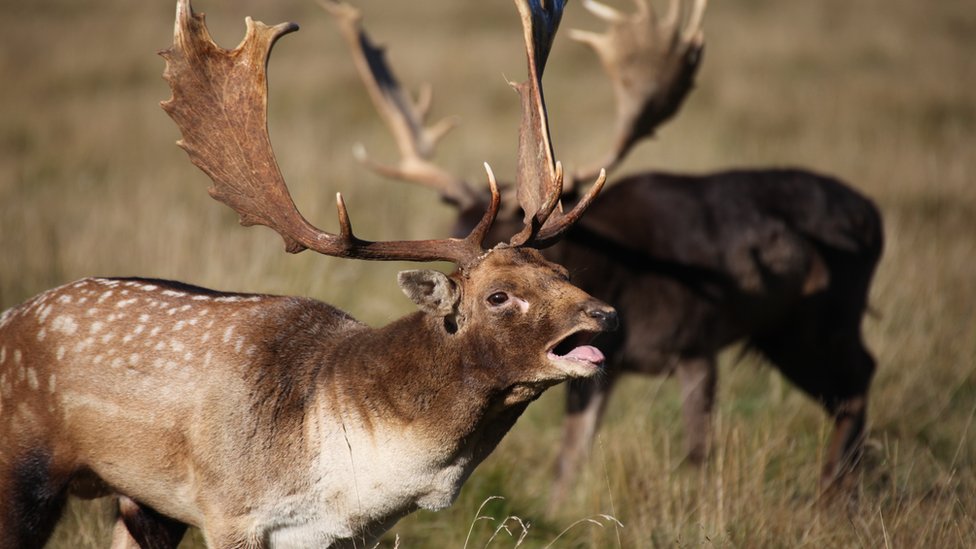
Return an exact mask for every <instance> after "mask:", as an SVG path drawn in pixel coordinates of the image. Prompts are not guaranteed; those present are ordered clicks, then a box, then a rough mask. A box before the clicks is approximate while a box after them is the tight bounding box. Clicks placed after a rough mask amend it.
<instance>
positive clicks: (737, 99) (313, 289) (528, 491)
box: [0, 0, 976, 548]
mask: <svg viewBox="0 0 976 549" xmlns="http://www.w3.org/2000/svg"><path fill="white" fill-rule="evenodd" d="M171 4H172V2H169V1H162V0H154V1H152V2H131V1H127V0H91V1H89V2H83V3H80V2H74V1H69V0H36V1H32V2H13V0H0V9H2V11H3V13H4V17H3V18H0V41H2V42H0V74H3V75H4V76H5V78H4V85H3V86H0V105H2V110H0V250H2V252H0V308H6V307H8V306H11V305H14V304H16V303H18V302H19V301H21V300H23V299H25V298H27V297H28V296H30V295H32V294H34V293H37V292H39V291H41V290H44V289H46V288H48V287H51V286H54V285H57V284H60V283H63V282H66V281H69V280H72V279H75V278H79V277H83V276H88V275H101V274H107V275H140V276H152V277H165V278H176V279H180V280H183V281H186V282H190V283H195V284H201V285H205V286H211V287H216V288H220V289H227V290H240V291H261V292H274V293H295V294H302V295H309V296H314V297H318V298H321V299H323V300H326V301H329V302H332V303H334V304H336V305H338V306H340V307H343V308H345V309H346V310H348V311H350V312H351V313H353V314H354V315H356V316H357V317H359V318H361V319H363V320H365V321H367V322H370V323H373V324H381V323H384V322H387V321H389V320H390V319H393V318H395V317H396V316H398V315H400V314H402V313H404V312H406V311H408V310H409V309H410V305H409V303H408V302H407V300H406V299H404V298H402V297H401V296H400V295H399V292H398V291H397V289H396V287H395V284H394V283H393V276H394V273H395V272H396V271H397V270H398V269H400V268H402V267H403V266H402V265H396V264H390V265H387V264H376V263H366V262H351V261H338V260H334V259H329V258H322V257H315V256H313V255H311V254H303V255H300V256H287V255H286V254H284V253H283V252H282V247H281V243H280V239H279V238H278V237H277V236H275V235H274V234H272V233H271V232H270V231H267V230H264V229H260V228H258V229H243V228H240V227H239V226H238V225H237V223H236V219H235V216H234V215H233V214H232V213H231V212H230V211H229V210H227V209H226V208H224V207H223V206H221V205H219V204H217V203H215V202H213V201H212V200H210V199H209V198H208V197H207V196H206V193H205V187H206V186H207V184H208V182H207V180H206V179H205V176H203V175H202V174H201V173H199V172H198V171H197V170H196V168H194V167H192V166H191V165H190V163H189V162H187V160H186V157H185V154H184V153H183V152H182V151H180V150H179V149H178V148H177V147H175V146H174V145H173V141H174V140H175V139H176V138H177V132H176V130H175V127H174V126H173V124H172V123H171V122H170V121H169V120H168V119H167V117H166V116H165V114H164V113H163V112H162V111H161V110H160V109H159V108H158V106H157V102H158V101H159V100H162V99H165V98H167V97H168V96H169V90H168V89H167V87H166V85H165V83H164V82H163V81H162V80H161V78H160V77H159V74H160V73H161V71H162V66H163V63H162V60H161V59H159V58H157V57H156V56H155V55H154V52H155V51H156V50H157V49H160V48H163V47H166V46H167V45H168V44H169V42H170V39H171V34H170V33H171V29H172V11H173V6H172V5H171ZM362 6H363V9H364V11H365V13H366V14H367V17H368V23H369V25H370V28H371V30H372V32H373V34H374V35H375V36H377V37H379V38H381V39H382V40H383V41H384V42H387V43H389V44H390V45H391V47H392V50H391V55H392V57H393V62H394V63H395V65H396V66H397V67H398V68H399V69H400V72H401V74H402V75H403V77H404V79H405V80H407V81H408V82H411V83H419V82H420V81H422V80H428V81H430V82H432V83H433V85H434V89H435V90H436V92H437V93H436V97H435V115H436V114H443V115H447V114H460V115H462V116H463V120H464V125H463V126H462V127H461V128H459V129H458V130H456V133H455V134H453V136H452V138H449V139H448V140H447V142H446V143H445V144H444V146H443V147H442V151H441V154H440V158H441V159H442V163H443V164H444V165H446V166H447V167H448V168H449V169H451V170H455V171H457V172H460V173H464V174H468V175H470V176H472V177H480V176H479V175H477V174H478V166H480V163H481V162H482V161H485V160H487V161H490V162H491V163H492V165H493V166H494V167H495V168H496V172H497V173H499V174H505V173H509V174H510V173H512V167H513V158H514V148H515V128H516V125H517V116H518V115H517V101H516V97H515V95H514V93H513V92H512V91H511V90H510V89H509V88H508V86H507V85H506V83H505V78H506V77H507V78H509V79H520V78H521V77H522V75H523V73H524V68H523V66H522V65H523V54H522V53H521V51H520V45H519V32H518V30H517V21H516V19H515V16H514V15H513V13H514V10H513V9H512V7H511V5H510V3H508V2H492V3H471V2H448V1H446V0H443V1H435V0H423V1H414V2H381V1H379V0H370V1H364V2H362ZM197 7H198V8H199V9H202V10H205V11H208V12H210V17H209V19H208V21H209V22H210V24H211V26H212V28H213V29H214V34H215V35H216V37H217V39H218V41H220V42H222V43H223V44H225V45H233V44H236V42H237V41H238V40H239V38H240V36H241V32H242V23H241V21H242V19H243V17H244V16H245V15H253V16H254V17H255V18H257V19H261V20H264V21H266V22H269V23H275V22H279V21H282V20H294V21H297V22H299V23H301V24H302V27H303V31H302V32H300V33H298V34H297V35H292V36H289V37H286V38H285V39H284V40H283V41H282V42H281V43H280V44H279V46H278V47H277V48H276V51H275V55H274V57H273V60H272V67H271V100H270V101H271V105H270V107H271V133H272V137H273V139H274V141H275V144H276V148H277V152H278V158H279V161H280V163H281V165H282V168H283V170H284V172H285V176H286V178H287V180H288V181H289V182H290V185H291V186H292V188H293V192H294V195H295V197H296V202H297V203H298V204H300V206H301V208H302V210H303V212H304V213H305V214H306V215H307V216H308V217H309V218H310V219H313V220H314V221H315V222H316V223H317V224H319V225H320V226H324V227H332V228H335V221H334V218H333V215H334V214H333V206H332V205H331V203H330V202H329V199H328V197H330V196H331V195H332V193H333V192H334V191H336V190H342V191H343V193H344V195H345V196H346V197H347V203H348V204H349V206H350V210H351V215H352V216H353V218H354V220H355V221H356V222H357V230H359V231H361V232H362V234H364V235H365V236H367V237H374V238H393V237H397V238H419V237H430V236H438V235H444V234H446V233H447V232H448V230H449V227H450V223H451V220H452V212H451V211H450V210H449V209H447V208H446V207H444V206H441V205H440V204H439V203H438V201H437V200H436V199H435V198H434V197H433V196H430V195H429V194H428V193H426V192H425V191H423V190H419V189H414V188H410V187H408V186H407V185H401V184H393V183H389V182H386V181H382V180H380V179H378V178H376V177H373V176H371V175H370V174H367V173H365V172H364V171H363V170H361V169H360V168H358V167H357V166H356V165H355V163H354V161H353V160H352V158H351V154H350V149H351V147H352V145H353V144H354V143H355V142H357V141H362V142H364V143H366V144H367V146H368V147H369V149H370V151H371V153H372V154H373V155H375V156H377V157H381V158H382V157H385V158H391V157H392V155H393V154H394V151H393V147H392V145H391V143H390V142H389V139H388V137H387V136H386V135H385V133H384V130H383V128H382V126H381V124H380V123H379V122H378V120H377V119H376V117H375V115H373V113H372V111H371V107H370V105H369V104H368V103H367V101H366V99H365V98H364V97H363V94H362V93H361V92H360V87H359V84H358V81H357V80H356V77H355V74H354V73H353V70H352V67H351V64H350V62H349V61H348V59H347V55H346V52H345V48H344V46H343V45H342V44H341V42H340V40H339V38H338V36H337V33H336V31H335V29H334V28H333V26H332V23H331V22H330V21H329V20H328V18H327V16H326V15H325V14H323V13H321V12H320V9H319V8H318V7H317V6H316V5H315V3H314V2H306V1H298V0H287V1H277V2H268V1H258V0H246V1H230V0H206V1H205V0H198V1H197ZM564 26H565V27H575V26H580V27H586V28H595V27H596V26H595V25H594V24H593V23H592V22H591V21H589V20H588V19H587V18H586V17H585V16H584V15H583V13H582V10H581V9H580V6H578V5H577V3H573V4H571V5H570V6H569V10H568V13H567V16H566V20H565V21H564ZM706 32H707V34H706V36H707V43H708V45H707V51H706V57H705V62H704V65H703V68H702V71H701V77H700V79H699V85H698V88H697V90H696V91H695V92H694V94H693V95H692V97H691V99H690V100H689V101H688V103H687V105H686V107H685V108H684V110H683V111H682V113H681V114H680V116H679V117H678V118H677V119H676V120H675V121H674V122H672V123H671V124H669V125H668V126H667V127H666V128H664V130H663V131H662V132H661V135H660V138H659V139H658V140H656V141H654V142H652V143H648V144H645V145H642V146H641V147H640V148H639V149H638V150H637V151H635V153H634V154H632V155H631V157H630V159H629V160H628V162H627V163H626V165H625V166H624V167H623V169H622V170H620V172H619V173H627V172H631V171H635V170H638V169H647V168H664V169H670V170H680V171H692V172H699V171H706V170H712V169H719V168H725V167H730V166H755V165H783V164H791V165H792V164H796V165H803V166H807V167H811V168H814V169H818V170H822V171H826V172H830V173H833V174H836V175H839V176H840V177H842V178H844V179H845V180H847V181H849V182H851V184H853V185H854V186H856V187H858V188H859V189H861V190H863V191H864V192H865V193H867V194H869V195H870V196H872V197H874V198H875V200H876V201H877V202H878V203H879V205H880V207H881V209H882V211H883V214H884V218H885V227H886V235H887V247H886V250H885V255H884V258H883V260H882V263H881V267H880V270H879V272H878V275H877V279H876V283H875V285H874V288H873V293H872V305H873V308H874V309H875V310H876V311H877V312H876V314H875V315H873V316H871V317H869V318H868V319H867V321H866V326H865V328H866V337H867V339H868V342H869V345H870V347H871V348H872V349H873V350H874V352H875V353H876V355H877V358H878V363H879V370H878V374H877V377H876V380H875V384H874V390H873V392H872V397H871V398H872V401H871V405H870V413H871V425H870V433H871V435H870V440H869V455H868V459H867V461H868V463H867V466H866V467H865V468H864V470H863V472H862V473H861V474H860V476H859V478H858V479H857V482H856V487H855V489H854V496H855V497H853V498H851V499H850V501H840V502H834V504H833V505H821V504H819V503H818V501H817V499H816V493H815V486H816V475H817V471H818V467H819V462H820V460H821V452H822V447H823V444H824V442H825V440H826V437H827V434H828V432H829V427H830V426H829V424H828V422H827V421H826V419H825V418H824V417H823V414H822V413H821V411H820V410H819V409H818V407H817V406H816V405H814V404H813V403H811V402H810V401H809V400H807V399H806V398H804V397H803V396H802V395H800V394H799V393H798V392H797V391H795V390H794V389H793V388H792V387H791V386H790V385H789V384H788V383H786V382H784V381H783V380H782V379H781V378H780V377H779V376H778V374H776V373H775V372H773V371H772V370H771V369H769V368H767V367H765V366H764V365H762V364H758V363H755V362H753V361H752V360H751V359H746V360H744V361H739V362H735V361H733V360H732V358H733V356H734V354H731V353H730V354H729V356H728V357H725V358H726V360H723V364H722V367H721V379H720V394H719V405H718V408H717V411H716V417H715V427H716V429H715V431H716V432H715V436H716V439H717V443H716V452H715V455H714V456H713V458H712V459H711V460H710V461H709V462H708V463H707V464H706V466H705V467H703V468H701V469H692V468H688V467H686V466H684V465H683V464H682V463H681V459H680V456H681V452H680V436H681V433H680V425H679V420H678V418H679V417H680V413H679V396H678V392H677V390H676V387H675V385H676V384H675V383H673V382H672V381H670V380H664V379H648V378H636V377H635V378H628V379H626V380H625V381H624V383H622V384H621V385H622V386H621V387H620V389H619V391H618V393H617V394H615V396H614V399H613V400H612V401H611V403H610V408H609V411H608V417H607V421H606V425H605V426H604V428H603V429H602V430H601V432H600V436H599V440H598V443H597V445H596V448H595V449H594V453H593V458H592V459H591V461H590V463H589V465H588V466H587V468H586V470H585V471H584V474H583V476H582V478H581V480H580V482H579V483H578V485H577V486H576V487H575V490H574V492H573V494H572V495H571V497H570V499H569V500H568V501H567V502H566V503H565V504H564V505H563V506H562V507H561V508H559V509H557V510H556V512H555V513H553V514H552V515H548V516H547V515H546V514H545V513H543V509H544V507H545V500H546V495H547V491H548V486H549V482H550V478H551V469H552V463H553V460H554V457H555V451H556V448H557V446H558V442H559V427H558V425H559V419H560V415H561V412H560V408H561V390H559V389H556V390H552V391H550V393H549V394H547V395H546V396H545V397H543V398H542V399H541V400H540V401H539V402H538V403H535V404H533V405H532V406H530V408H529V410H528V412H527V413H526V414H525V416H524V417H523V418H522V419H521V420H520V421H519V423H518V424H517V425H516V427H515V429H514V430H513V431H512V432H511V433H510V434H509V436H508V437H507V438H506V439H505V440H504V441H503V443H502V444H501V446H500V447H499V449H498V450H497V451H496V452H495V453H494V454H493V455H492V456H491V457H490V458H489V459H488V460H487V461H486V462H485V463H484V464H483V465H482V466H481V467H480V468H479V469H478V470H477V471H476V472H475V474H474V475H473V477H472V478H471V480H470V481H469V482H468V484H467V485H466V487H465V488H464V490H463V491H462V493H461V495H460V498H459V500H458V502H457V503H456V504H455V505H454V506H453V507H452V508H450V509H448V510H446V511H442V512H439V513H429V512H418V513H416V514H414V515H412V516H411V517H409V518H407V519H405V520H403V521H401V522H400V523H399V524H398V525H397V526H396V527H395V528H394V530H393V531H392V532H391V534H390V537H389V538H388V539H386V540H384V542H383V546H384V547H393V546H394V545H395V544H397V543H398V544H399V547H404V548H415V547H485V546H490V547H513V546H515V545H516V544H518V543H520V545H518V546H519V547H546V546H547V545H549V544H551V543H553V541H554V540H555V544H554V545H553V546H554V547H617V546H620V547H654V546H678V547H690V546H718V547H759V546H764V547H974V546H976V475H974V469H973V466H974V464H976V425H974V423H976V418H974V414H976V373H974V371H976V313H974V311H976V275H974V269H976V189H974V184H976V182H974V179H976V161H974V156H973V151H974V150H976V96H974V95H973V90H974V89H976V56H974V55H973V52H974V51H976V11H974V10H973V9H972V6H971V3H970V2H968V1H965V0H943V1H940V2H916V1H912V0H863V1H861V2H843V1H840V0H823V1H820V2H775V1H772V0H748V1H747V0H741V1H739V2H712V5H711V6H710V7H709V13H708V14H707V18H706ZM564 38H565V37H564ZM546 86H547V88H546V89H547V92H548V100H549V109H550V115H551V117H552V121H553V132H554V141H555V146H556V149H557V154H558V156H559V157H560V158H562V159H564V160H565V161H567V162H569V163H578V162H585V161H589V160H591V159H593V158H595V157H597V156H598V155H599V154H600V153H601V152H602V147H603V145H602V144H604V143H607V142H608V140H609V136H610V133H611V131H612V111H613V109H612V106H611V104H610V93H609V89H608V86H607V85H606V84H605V83H604V82H603V78H602V76H601V74H600V73H599V70H598V68H597V66H596V63H595V62H594V61H593V59H591V58H590V54H589V52H587V51H585V50H584V49H583V48H582V47H580V46H577V45H574V44H572V43H570V42H569V41H567V40H565V39H562V40H560V41H559V43H558V44H557V46H556V48H555V50H554V52H553V55H552V61H551V63H550V65H549V67H548V72H547V79H546ZM491 496H501V497H503V498H504V499H500V498H499V499H490V500H489V499H488V498H490V497H491ZM486 501H487V503H485V504H484V506H483V507H482V503H484V502H486ZM604 515H609V516H612V517H614V518H615V519H616V520H619V521H620V524H621V525H622V526H618V525H617V523H616V522H615V521H612V520H606V519H600V520H599V521H598V522H600V525H597V524H594V523H592V522H587V521H586V520H585V519H588V518H594V517H602V516H604ZM482 516H490V517H493V518H494V519H495V520H494V522H491V521H488V520H480V519H479V517H482ZM510 516H514V517H519V519H520V520H521V521H522V523H523V524H525V525H526V527H527V528H526V530H527V534H526V535H525V538H524V539H522V540H521V541H519V539H518V537H519V536H520V535H521V533H520V532H521V530H519V529H518V528H517V527H516V526H515V523H513V522H508V523H507V524H508V526H509V528H514V530H512V533H513V535H512V536H509V535H508V534H507V533H505V531H504V530H502V531H499V532H497V533H496V529H497V528H498V525H499V524H500V523H501V522H502V521H504V520H505V519H506V518H508V517H510ZM581 520H582V522H580V521H581ZM110 521H111V510H110V509H107V508H106V506H105V505H104V504H103V503H95V504H90V503H78V502H73V503H72V505H71V507H70V509H69V512H68V513H67V516H66V518H65V521H64V524H63V526H62V528H60V529H59V531H58V533H57V537H56V539H55V540H54V541H53V542H52V546H54V547H105V546H107V543H108V542H107V536H108V534H109V529H110ZM396 536H398V537H399V541H397V540H396ZM469 536H470V537H469ZM493 536H494V537H493ZM557 538H558V539H557ZM199 545H200V540H199V537H198V536H190V537H189V538H188V540H187V541H186V542H185V543H184V546H187V547H189V546H199Z"/></svg>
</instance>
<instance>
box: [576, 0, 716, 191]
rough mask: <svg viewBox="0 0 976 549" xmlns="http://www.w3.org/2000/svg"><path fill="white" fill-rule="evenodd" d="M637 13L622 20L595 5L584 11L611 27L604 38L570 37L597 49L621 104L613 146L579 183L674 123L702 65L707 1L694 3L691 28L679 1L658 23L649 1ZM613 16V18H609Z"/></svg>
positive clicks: (580, 33) (588, 4)
mask: <svg viewBox="0 0 976 549" xmlns="http://www.w3.org/2000/svg"><path fill="white" fill-rule="evenodd" d="M635 1H637V2H638V6H643V7H641V8H638V9H637V10H636V12H635V13H634V14H632V15H630V16H622V15H620V14H619V13H617V12H616V10H613V9H612V8H609V7H607V6H604V5H603V4H600V3H598V2H596V1H595V0H585V1H584V7H586V8H587V9H588V10H589V11H590V12H591V13H593V14H594V15H596V16H597V17H599V18H600V19H603V20H605V21H607V22H608V24H609V28H608V30H607V31H606V32H605V33H603V34H598V33H593V32H585V31H576V30H574V31H572V32H571V34H570V37H571V38H573V39H574V40H577V41H579V42H583V43H584V44H586V45H588V46H590V47H591V48H593V50H594V51H595V52H596V53H597V56H598V57H599V58H600V62H601V64H602V65H603V68H604V70H605V71H606V72H607V75H608V76H609V77H610V80H611V82H612V83H613V87H614V94H615V96H616V98H617V130H616V134H617V135H616V137H615V139H614V145H613V147H612V149H611V150H610V151H609V152H608V153H607V155H606V156H605V157H604V158H602V159H601V160H600V162H598V163H596V164H595V165H594V166H592V167H589V168H586V169H583V170H580V172H579V173H578V174H577V175H576V176H575V177H574V178H573V179H574V180H585V179H590V178H592V177H593V176H594V175H595V173H596V172H597V171H598V170H599V169H600V168H601V167H606V168H607V169H613V168H614V167H616V166H617V165H618V164H619V163H620V161H621V160H623V158H624V156H626V154H627V153H628V152H629V151H630V149H631V148H632V147H633V146H634V145H635V144H636V143H638V142H639V141H640V140H642V139H644V138H646V137H650V136H651V135H653V134H654V131H655V129H657V127H658V126H660V125H661V124H663V123H664V122H665V121H667V120H668V119H669V118H671V117H672V116H673V115H674V114H675V113H676V112H677V111H678V108H679V107H680V106H681V103H682V102H683V101H684V99H685V97H687V95H688V93H689V92H690V91H691V89H692V87H693V86H694V79H695V74H696V72H697V70H698V65H699V63H700V62H701V51H702V47H703V44H704V34H703V32H702V30H701V23H702V19H703V17H704V11H705V7H706V4H707V2H706V0H694V4H693V6H692V10H691V15H690V16H689V17H688V20H687V23H686V24H685V25H684V26H683V28H682V25H681V24H680V21H679V20H680V19H681V11H682V10H680V9H679V2H678V0H672V1H671V4H670V7H669V10H668V13H667V14H666V15H665V17H664V18H663V19H661V20H660V21H658V19H657V17H656V15H655V14H654V11H653V10H652V9H651V8H650V6H649V5H647V0H635ZM608 13H614V14H615V15H613V16H609V17H608V16H607V14H608Z"/></svg>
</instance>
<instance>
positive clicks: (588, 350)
mask: <svg viewBox="0 0 976 549" xmlns="http://www.w3.org/2000/svg"><path fill="white" fill-rule="evenodd" d="M566 358H572V359H575V360H584V361H586V362H592V363H594V364H599V363H601V362H603V360H604V358H603V353H601V352H600V349H597V348H596V347H594V346H592V345H581V346H579V347H577V348H575V349H573V350H572V351H570V352H569V353H567V354H566Z"/></svg>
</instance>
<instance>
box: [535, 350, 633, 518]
mask: <svg viewBox="0 0 976 549" xmlns="http://www.w3.org/2000/svg"><path fill="white" fill-rule="evenodd" d="M613 372H614V370H613V369H611V370H609V371H608V372H607V376H606V377H604V378H602V379H574V380H572V381H570V383H569V384H568V385H567V388H566V418H565V419H564V420H563V441H562V447H561V448H560V450H559V457H558V460H557V462H556V480H555V482H554V483H553V488H552V493H551V494H550V496H549V509H550V510H553V509H554V508H555V507H556V506H557V505H558V504H560V503H562V501H563V499H564V498H565V497H566V494H567V493H568V492H569V489H570V485H571V484H572V483H573V481H574V480H576V475H577V473H578V472H579V468H580V467H581V466H582V464H583V462H584V461H586V458H587V457H588V456H589V453H590V449H591V447H592V446H593V438H594V437H595V436H596V430H597V427H599V425H600V419H602V417H603V412H604V410H605V409H606V406H607V399H608V398H609V396H610V391H611V390H612V389H613V385H614V382H615V381H616V377H617V376H616V374H615V373H613Z"/></svg>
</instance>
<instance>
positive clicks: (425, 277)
mask: <svg viewBox="0 0 976 549" xmlns="http://www.w3.org/2000/svg"><path fill="white" fill-rule="evenodd" d="M397 283H399V284H400V289H401V290H403V293H405V294H407V297H409V298H410V301H413V302H414V303H416V304H417V306H418V307H419V308H420V310H421V311H423V312H425V313H427V314H429V315H432V316H448V315H450V314H452V313H453V312H454V306H455V305H457V302H458V300H459V299H460V298H461V292H459V291H458V287H457V284H456V283H455V282H454V281H453V280H451V279H450V278H448V277H447V275H445V274H444V273H442V272H440V271H432V270H418V271H400V272H399V273H398V274H397Z"/></svg>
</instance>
